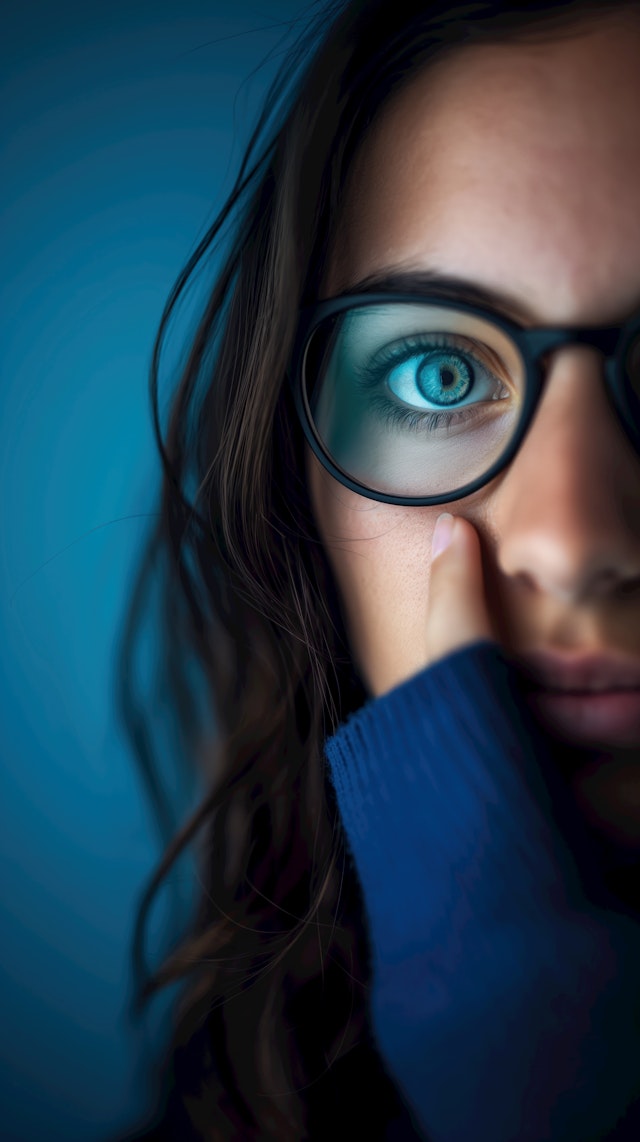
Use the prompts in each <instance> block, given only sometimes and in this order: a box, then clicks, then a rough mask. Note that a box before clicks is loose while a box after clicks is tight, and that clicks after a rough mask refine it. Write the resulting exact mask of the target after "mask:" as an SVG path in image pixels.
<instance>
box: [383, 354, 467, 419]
mask: <svg viewBox="0 0 640 1142" xmlns="http://www.w3.org/2000/svg"><path fill="white" fill-rule="evenodd" d="M474 380H475V375H474V370H473V368H472V367H471V365H470V363H469V361H468V359H467V358H465V357H464V356H463V355H462V354H460V353H451V352H446V351H444V350H441V349H436V350H435V351H433V352H428V353H421V354H419V355H417V354H414V355H412V356H411V357H407V358H406V359H405V360H404V361H401V362H400V364H398V365H396V367H395V368H393V369H391V371H390V372H389V374H388V376H387V385H388V386H389V388H390V389H391V391H392V393H394V394H395V396H397V397H399V399H400V400H402V401H404V402H405V403H406V404H410V405H413V406H414V407H415V405H416V399H415V398H416V390H417V393H418V395H419V396H421V397H422V398H423V399H424V400H426V401H429V402H430V403H431V404H435V405H437V406H439V407H440V408H443V407H446V406H447V405H452V404H455V403H456V402H457V401H460V400H462V399H463V398H464V397H466V396H467V395H468V393H469V392H470V390H471V389H472V387H473V383H474Z"/></svg>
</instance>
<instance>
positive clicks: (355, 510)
mask: <svg viewBox="0 0 640 1142" xmlns="http://www.w3.org/2000/svg"><path fill="white" fill-rule="evenodd" d="M307 473H308V480H309V487H310V492H311V499H312V505H313V509H314V514H315V518H316V523H317V526H318V531H319V532H320V536H321V538H322V540H323V543H324V547H325V551H326V554H327V558H328V560H329V563H330V565H331V568H332V570H333V573H334V577H335V580H336V584H337V587H338V592H339V594H340V598H341V600H342V604H343V610H344V618H345V622H346V626H347V633H348V636H349V640H350V644H351V650H352V653H353V656H354V660H355V662H356V664H357V666H358V667H359V669H360V671H361V673H362V676H363V678H364V680H365V682H366V684H367V685H368V686H369V689H371V690H375V689H380V688H381V687H382V686H383V684H384V678H385V677H387V676H390V675H391V674H392V673H393V672H394V671H395V670H397V669H398V663H399V662H400V661H401V660H403V658H405V656H406V654H407V650H408V647H410V646H411V647H415V657H416V663H417V664H418V663H419V661H420V654H421V639H420V630H421V629H425V628H426V619H427V606H428V596H429V569H430V561H431V535H432V532H433V528H434V527H435V521H436V519H437V517H438V515H439V509H433V508H401V507H394V506H392V505H390V504H380V503H378V502H377V501H375V500H368V499H367V498H366V497H364V496H359V495H357V494H356V493H354V492H351V491H349V489H347V488H344V487H343V486H342V485H341V484H339V483H338V482H337V481H336V480H334V479H333V478H332V477H331V476H330V475H329V473H328V472H326V471H325V470H324V468H322V466H321V465H320V464H319V463H318V461H317V460H316V458H315V456H313V454H311V457H310V458H309V459H308V461H307ZM405 668H406V661H405Z"/></svg>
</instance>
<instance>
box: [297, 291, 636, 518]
mask: <svg viewBox="0 0 640 1142" xmlns="http://www.w3.org/2000/svg"><path fill="white" fill-rule="evenodd" d="M565 345H588V346H590V347H592V348H595V349H598V350H599V351H600V352H601V353H602V355H603V358H604V374H605V382H606V389H607V394H608V397H609V400H610V402H611V404H612V407H613V409H614V410H615V412H616V414H617V415H618V417H619V419H620V422H621V424H622V426H623V428H624V430H625V432H626V433H627V435H628V437H629V439H630V440H631V443H632V444H633V446H634V448H636V450H638V451H639V452H640V313H636V314H634V315H633V316H632V317H631V318H630V319H629V320H628V321H627V322H626V323H625V324H624V325H622V326H619V327H611V326H609V327H602V328H591V329H586V328H572V329H559V328H525V327H523V326H521V325H518V324H516V323H515V322H513V321H510V320H509V319H507V318H505V317H503V316H502V315H501V314H498V313H495V312H493V311H491V310H489V309H486V308H482V307H478V306H475V305H469V304H467V303H466V302H458V301H450V300H443V299H442V298H438V297H431V296H425V295H419V296H415V295H406V294H402V295H398V294H386V293H385V294H382V293H375V294H374V293H368V294H352V295H344V296H342V297H339V298H334V299H332V300H330V301H325V302H322V303H320V304H319V305H315V306H313V307H310V308H308V309H304V310H302V312H301V315H300V324H299V329H298V337H297V340H296V345H295V348H294V354H293V360H292V368H291V371H290V373H289V380H290V384H291V385H292V388H293V395H294V401H295V406H296V410H297V413H298V416H299V418H300V421H301V424H302V428H303V431H304V433H305V436H306V439H307V441H308V442H309V445H310V446H311V448H312V449H313V451H314V453H315V455H316V456H317V457H318V459H319V460H320V462H321V463H322V464H323V465H324V467H325V468H326V469H327V471H328V472H330V473H331V475H332V476H334V477H335V479H336V480H339V481H340V483H341V484H344V485H345V487H347V488H351V489H352V491H355V492H359V493H360V494H361V495H363V496H368V497H369V498H370V499H374V500H380V501H382V502H384V503H389V504H403V505H411V504H415V505H427V504H442V503H447V502H448V501H449V500H457V499H461V498H462V497H463V496H467V495H469V494H470V493H471V492H475V491H477V489H478V488H481V487H483V485H484V484H487V483H488V482H489V481H490V480H492V479H493V477H494V476H496V475H497V474H498V473H499V472H501V471H502V470H503V469H504V468H505V467H506V466H507V464H509V462H510V461H511V460H512V459H513V457H514V456H515V454H516V452H517V450H518V448H519V447H520V444H521V443H522V440H523V439H524V436H525V434H526V432H527V429H528V428H529V425H530V424H531V422H532V419H533V416H534V413H535V411H536V408H537V406H538V402H539V400H540V396H541V393H542V387H543V381H544V375H545V371H546V367H547V365H548V355H549V354H550V353H551V352H552V351H553V350H555V349H558V348H560V347H562V346H565Z"/></svg>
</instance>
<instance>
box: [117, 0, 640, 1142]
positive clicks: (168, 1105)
mask: <svg viewBox="0 0 640 1142" xmlns="http://www.w3.org/2000/svg"><path fill="white" fill-rule="evenodd" d="M626 7H634V8H637V7H638V5H637V3H631V4H630V3H614V4H609V5H607V9H606V13H603V12H602V9H603V5H602V4H600V3H598V2H597V0H592V2H585V0H583V2H576V0H573V2H565V3H547V4H542V5H537V6H532V5H531V4H530V3H529V2H528V0H522V2H515V3H498V2H493V3H470V4H451V3H446V2H432V3H428V2H427V3H422V4H415V0H393V2H391V0H389V2H384V0H351V2H347V3H344V2H341V3H332V4H329V5H325V6H324V7H323V8H322V10H321V11H319V12H318V11H316V13H315V15H314V16H313V17H312V19H311V20H310V22H309V24H308V26H307V27H306V28H305V31H304V32H303V34H302V35H301V36H299V37H298V39H297V40H296V41H295V43H294V45H293V47H292V48H291V50H290V52H289V54H288V56H287V58H286V60H285V61H284V63H283V66H282V68H281V69H280V71H279V73H278V75H277V76H276V79H275V80H274V82H273V84H272V86H271V88H270V90H269V93H268V95H267V98H266V101H265V104H264V108H263V111H262V113H261V115H260V117H259V120H258V122H257V125H256V127H255V130H254V132H253V135H252V137H251V139H250V141H249V145H248V147H247V150H246V154H245V157H244V160H243V162H242V164H241V167H240V171H239V173H238V176H237V180H236V182H235V185H234V187H233V189H232V191H231V194H230V195H229V197H228V200H227V202H226V204H225V205H224V207H223V208H222V210H221V211H220V213H219V215H218V217H217V218H216V219H215V221H214V222H213V224H212V225H211V227H210V229H209V230H208V232H207V234H206V235H205V237H204V238H203V240H202V242H201V243H200V244H199V246H198V247H197V249H196V250H195V252H194V254H193V256H192V257H191V258H190V259H189V261H188V263H187V264H186V266H185V268H184V269H183V271H182V272H181V274H180V275H179V277H178V279H177V281H176V283H175V285H174V287H173V289H172V291H171V294H170V296H169V298H168V300H167V303H166V306H165V309H164V312H163V315H162V318H161V321H160V326H159V329H158V333H157V337H156V341H155V345H154V350H153V356H152V363H151V369H150V392H151V400H152V409H153V422H154V427H155V432H156V437H157V444H158V449H159V453H160V456H161V459H162V466H163V476H162V487H161V489H160V504H159V514H158V518H157V525H156V526H155V528H154V529H153V532H152V533H151V535H150V537H149V540H148V543H147V546H146V548H145V550H144V551H143V553H142V557H141V560H140V564H139V570H138V574H137V579H136V583H135V588H134V590H133V592H132V596H131V600H130V605H129V609H128V613H127V615H126V616H125V623H124V625H123V631H122V637H121V647H120V670H119V708H120V717H121V720H122V722H123V724H124V726H125V728H126V730H127V733H128V735H129V738H130V740H131V743H132V746H133V749H134V753H135V756H136V758H137V760H138V763H139V766H140V772H141V775H142V778H143V781H144V784H145V786H146V789H147V792H148V795H149V798H150V801H151V804H152V805H153V807H154V810H155V813H156V815H157V817H158V820H159V823H160V825H161V830H162V835H163V836H164V838H165V842H166V850H165V852H164V855H163V856H162V859H161V860H160V863H159V865H158V867H157V869H156V870H155V872H154V874H153V876H152V878H151V880H150V883H149V885H148V887H147V888H146V890H145V892H144V895H143V897H142V899H141V902H140V908H139V914H138V918H137V924H136V929H135V932H134V939H133V945H132V954H133V965H134V979H135V987H136V995H135V1003H134V1014H135V1015H136V1017H137V1018H139V1017H140V1013H141V1012H142V1011H143V1010H145V1009H146V1005H147V1004H148V1002H149V1000H150V999H151V997H152V996H154V995H156V994H157V993H159V992H160V991H161V990H162V989H164V988H166V987H167V986H168V985H171V984H176V985H178V986H179V996H178V999H177V1001H176V1002H175V1005H174V1008H173V1017H172V1022H171V1033H170V1042H169V1048H168V1051H167V1053H166V1056H165V1058H164V1061H163V1062H162V1065H161V1066H159V1067H158V1068H157V1073H156V1085H155V1086H154V1090H156V1091H157V1096H158V1107H159V1109H158V1121H157V1122H156V1126H155V1133H153V1134H147V1135H145V1137H147V1138H151V1137H153V1138H158V1139H159V1138H163V1139H169V1138H176V1139H186V1138H197V1139H202V1140H206V1142H230V1140H232V1139H234V1140H235V1139H243V1140H244V1139H246V1140H248V1142H252V1140H256V1139H260V1140H265V1142H271V1140H274V1142H275V1140H277V1142H300V1140H301V1139H310V1140H315V1139H322V1138H325V1137H328V1136H332V1135H334V1134H335V1123H336V1120H338V1119H339V1120H340V1134H341V1136H349V1133H350V1132H351V1131H353V1133H354V1136H358V1137H363V1138H367V1139H370V1140H374V1139H376V1138H384V1137H385V1129H386V1125H385V1124H386V1123H388V1122H389V1121H390V1120H391V1119H392V1118H393V1116H394V1114H395V1113H396V1107H397V1102H396V1101H394V1099H396V1096H395V1094H394V1091H393V1088H392V1084H390V1083H389V1080H387V1079H386V1077H385V1074H384V1070H383V1068H382V1067H381V1064H380V1060H379V1059H378V1057H377V1054H376V1052H375V1049H374V1047H373V1044H372V1040H371V1030H370V1023H369V1015H368V994H369V983H370V962H369V950H368V942H367V932H366V927H365V920H364V912H363V903H362V898H361V895H360V888H359V884H358V882H357V879H356V875H355V871H354V869H353V866H352V864H351V862H350V857H349V853H348V850H347V849H346V844H345V838H344V833H343V829H342V824H341V821H340V819H339V815H338V810H337V806H336V802H335V799H334V796H333V792H332V787H331V785H330V783H329V781H328V779H327V775H326V771H325V762H324V758H323V742H324V740H325V738H326V737H327V736H328V735H329V734H330V733H332V732H334V731H335V729H336V728H337V726H338V725H339V724H340V722H341V721H343V720H344V719H345V718H346V716H347V715H348V713H349V712H351V711H352V710H355V709H357V707H358V706H359V705H361V704H362V702H363V701H364V700H365V698H366V694H365V690H364V687H363V684H362V682H361V680H360V678H359V677H358V674H357V671H356V670H355V668H354V665H353V663H352V660H351V656H350V652H349V647H348V642H347V637H346V630H345V623H344V618H343V614H342V611H341V605H340V600H339V598H338V594H337V591H336V587H335V583H334V581H333V578H332V575H331V572H330V569H329V565H328V562H327V559H326V556H325V553H324V550H323V546H322V543H321V541H320V538H319V535H318V532H317V530H316V527H315V523H314V519H313V515H312V511H311V506H310V501H309V496H308V492H307V487H306V483H305V476H304V473H305V463H304V458H305V454H304V438H303V435H302V431H301V429H300V427H299V424H298V421H297V417H296V414H295V409H294V406H293V402H292V397H291V393H290V389H289V386H288V385H286V384H285V383H284V380H285V377H286V372H287V366H288V363H289V357H290V354H291V350H292V345H293V341H294V337H295V333H296V324H297V314H298V310H299V308H300V307H301V306H302V305H303V304H308V303H310V302H313V301H314V300H316V299H317V297H318V291H319V286H320V282H321V280H322V275H323V272H324V269H325V266H326V260H327V256H328V252H329V250H330V244H331V239H332V235H333V233H334V230H335V224H336V219H337V216H338V212H339V208H340V202H341V195H342V191H343V187H344V183H345V179H346V176H347V174H348V171H349V167H350V163H351V160H352V157H353V154H354V151H355V149H356V147H357V146H358V144H359V143H360V142H361V141H362V139H363V137H364V136H365V134H366V131H367V127H368V124H369V123H370V122H371V121H372V119H373V118H374V116H375V115H376V113H377V112H378V110H379V108H380V107H381V105H382V104H383V102H384V101H385V100H386V99H388V98H389V96H390V94H392V93H393V92H394V91H395V90H397V89H398V88H399V86H400V85H402V84H404V83H406V82H407V81H408V80H409V79H410V78H411V76H412V75H413V74H414V73H415V72H416V70H417V69H419V68H423V67H425V66H428V65H429V63H430V61H432V60H434V59H436V58H440V57H441V56H442V54H443V53H444V52H447V51H450V50H457V49H459V48H460V46H462V45H464V44H469V43H476V42H498V41H501V40H510V39H517V38H519V39H522V38H524V37H529V38H531V37H534V38H535V37H538V36H542V37H545V36H546V37H548V38H552V37H558V36H559V35H562V34H565V32H566V31H569V32H570V31H571V29H573V28H574V27H575V24H576V21H580V20H581V19H582V18H583V17H590V18H596V17H597V16H598V15H600V14H604V15H606V16H607V17H608V16H610V14H611V12H612V10H616V9H618V8H626ZM314 8H315V5H314ZM219 250H222V252H223V255H224V256H223V257H222V259H221V260H220V261H219V264H217V265H216V266H215V267H212V265H211V263H212V262H213V261H214V255H217V254H218V252H219ZM197 271H198V272H199V273H200V274H206V272H207V271H208V273H209V274H210V279H211V284H210V286H208V287H207V297H206V304H205V305H204V308H203V311H202V313H201V314H200V315H199V319H198V322H197V328H196V329H195V332H194V334H193V335H192V337H191V338H190V340H189V342H188V344H187V346H186V352H185V353H184V354H183V360H182V362H181V364H180V365H179V367H177V368H176V369H175V370H174V373H175V375H174V386H173V394H172V397H171V402H170V409H169V416H168V427H167V429H166V432H165V434H164V438H163V433H162V430H161V425H160V414H159V408H158V405H159V398H158V387H159V376H160V365H161V355H162V352H163V347H164V343H165V339H166V335H167V330H168V326H169V322H170V319H171V318H172V315H173V313H174V310H175V308H176V305H177V303H178V300H179V299H180V298H181V297H183V296H184V295H185V294H186V290H187V286H188V285H189V283H190V282H192V281H193V280H194V279H195V276H196V272H197ZM189 489H191V492H189ZM156 575H159V576H160V581H161V592H160V600H161V605H160V608H159V619H158V620H157V621H158V630H157V634H158V636H159V638H160V640H161V646H162V661H163V662H164V664H165V688H166V695H167V698H166V701H167V703H168V705H169V707H170V710H171V712H172V715H173V717H174V719H175V722H176V725H177V727H178V731H179V732H178V734H177V737H176V738H175V742H176V743H177V744H176V745H175V750H176V754H177V758H176V760H177V762H178V764H179V766H180V767H182V768H183V769H184V770H185V772H186V771H189V772H190V773H192V774H193V775H195V776H196V777H197V780H198V782H199V783H200V786H201V791H202V795H201V799H200V802H199V804H198V805H197V807H196V809H195V810H194V811H193V812H191V813H190V814H189V816H188V818H187V820H186V821H185V822H183V823H182V824H181V825H180V827H178V828H177V829H176V830H175V833H174V834H173V835H171V836H170V834H171V832H172V812H171V807H170V800H171V799H170V796H169V794H168V792H167V790H166V788H163V785H162V782H161V780H160V776H159V772H158V770H157V768H156V766H155V763H154V757H155V754H156V748H155V747H154V744H153V734H152V726H151V717H150V711H149V709H148V707H147V706H146V705H145V701H144V700H143V699H142V698H141V697H140V696H139V695H137V694H136V690H135V686H134V682H133V678H134V674H135V669H134V657H135V649H136V646H137V644H138V642H139V639H140V631H141V623H142V612H143V609H144V606H145V603H146V601H147V599H148V596H149V593H150V584H151V581H152V578H153V577H154V576H156ZM194 667H195V672H196V674H197V678H198V680H199V681H198V685H199V686H200V687H201V692H202V694H203V695H204V706H203V708H204V709H205V711H207V712H208V713H209V714H210V715H211V716H212V720H213V723H214V727H215V729H214V732H211V730H210V729H208V728H207V726H206V717H205V716H203V713H202V709H201V708H199V706H198V701H197V700H196V683H195V682H194ZM173 824H175V823H173ZM189 847H191V848H192V850H193V851H194V853H195V859H196V862H197V879H198V881H199V883H200V886H201V889H202V891H201V894H200V899H199V902H198V906H197V908H196V909H195V910H194V915H193V916H192V917H191V918H190V920H189V922H188V924H187V926H186V930H183V931H182V932H181V933H180V935H179V936H177V937H176V938H175V940H174V946H173V947H172V949H171V950H170V951H169V953H168V954H167V955H166V957H165V959H164V961H163V962H162V963H161V964H160V966H159V967H157V968H156V969H155V970H150V969H149V968H148V966H147V965H146V964H145V962H144V956H143V947H144V935H145V927H146V924H147V921H148V918H149V910H150V907H151V905H152V902H153V900H154V898H155V896H156V894H157V892H158V889H159V887H160V886H161V885H162V883H163V881H165V879H166V878H167V874H168V873H169V871H170V870H171V869H172V867H173V866H174V865H175V863H176V861H177V860H178V858H179V857H180V856H181V854H183V853H184V852H185V850H187V849H188V848H189ZM338 1060H340V1064H338ZM350 1060H351V1061H352V1062H353V1061H354V1060H357V1061H358V1065H357V1067H356V1066H355V1064H354V1066H353V1067H352V1069H351V1070H349V1069H348V1066H347V1064H349V1061H350Z"/></svg>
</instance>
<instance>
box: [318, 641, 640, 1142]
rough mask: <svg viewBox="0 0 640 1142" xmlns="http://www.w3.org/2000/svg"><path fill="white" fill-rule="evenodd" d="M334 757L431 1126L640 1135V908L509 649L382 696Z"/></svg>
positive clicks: (415, 1089)
mask: <svg viewBox="0 0 640 1142" xmlns="http://www.w3.org/2000/svg"><path fill="white" fill-rule="evenodd" d="M325 753H326V758H327V762H328V766H329V775H330V777H331V780H332V782H333V785H334V787H335V791H336V797H337V801H338V805H339V808H340V813H341V816H342V820H343V824H344V828H345V833H346V837H347V842H348V846H349V848H350V851H351V855H352V860H353V863H354V866H355V869H356V872H357V874H358V876H359V879H360V882H361V885H362V890H363V896H364V900H365V908H366V914H367V920H368V924H369V935H370V942H371V950H372V966H373V984H372V995H371V1016H372V1024H373V1028H374V1034H375V1037H376V1041H377V1044H378V1046H379V1049H380V1051H381V1054H382V1056H383V1058H384V1061H385V1064H386V1065H387V1067H388V1070H389V1073H390V1074H391V1075H392V1076H393V1077H394V1079H395V1080H396V1082H397V1084H398V1087H399V1089H400V1090H401V1092H402V1093H403V1095H404V1097H405V1098H406V1100H407V1103H408V1105H409V1106H410V1107H411V1109H412V1110H413V1111H414V1112H415V1115H416V1116H417V1118H418V1120H419V1122H420V1125H421V1127H422V1128H423V1130H424V1133H425V1136H426V1137H428V1138H429V1139H430V1140H431V1142H469V1139H471V1138H473V1139H474V1140H475V1142H516V1140H518V1142H543V1140H546V1139H552V1140H562V1142H591V1140H593V1142H595V1140H596V1139H604V1138H614V1137H615V1138H616V1139H620V1142H622V1140H623V1139H625V1140H626V1139H628V1140H629V1142H632V1140H634V1142H637V1140H638V1139H640V1109H639V1108H638V1105H637V1100H638V1098H639V1097H640V920H639V919H638V917H637V916H636V915H635V914H634V913H632V912H631V913H625V912H624V910H618V909H616V907H615V906H614V902H613V901H612V899H611V897H610V896H609V894H608V890H607V887H606V885H605V883H604V880H603V878H602V875H601V872H600V868H599V864H598V860H597V854H596V850H595V848H594V845H593V842H592V836H591V834H590V833H589V831H588V830H587V828H586V826H585V825H584V823H583V821H582V819H581V817H580V815H579V812H578V810H577V809H576V808H575V807H574V805H573V802H572V801H571V798H570V797H569V795H568V790H567V786H566V783H565V781H564V779H563V778H562V777H561V775H560V773H559V771H558V769H557V767H556V766H555V765H554V763H553V749H552V748H551V744H550V740H549V739H548V738H547V736H546V735H545V734H544V732H543V731H542V730H541V728H540V727H539V726H538V724H537V723H536V722H535V721H534V719H533V717H532V716H531V715H530V712H529V710H528V707H527V704H526V701H525V698H524V692H523V689H522V681H521V679H520V677H519V675H518V673H517V671H516V670H515V668H514V667H513V666H512V665H510V663H509V662H508V660H507V658H506V657H505V655H504V654H503V652H502V651H501V649H500V648H499V647H498V645H497V644H495V643H493V642H486V641H483V642H479V643H475V644H473V645H472V646H468V647H465V648H463V649H462V650H460V651H457V652H455V653H454V654H452V655H449V656H447V657H446V658H444V659H442V660H441V661H439V662H438V663H435V664H434V665H432V666H431V667H429V668H427V669H425V670H424V671H422V672H420V673H418V674H417V675H415V676H414V677H412V678H410V679H409V680H407V681H406V682H404V683H403V684H401V685H400V686H398V687H396V688H395V689H394V690H392V691H390V692H389V693H387V694H385V695H383V696H381V697H379V698H375V699H372V700H370V701H369V702H367V703H366V704H365V705H364V706H363V707H362V708H361V709H360V710H358V711H357V712H356V713H354V714H352V715H351V716H350V717H349V718H348V720H347V721H346V723H345V724H344V725H342V726H341V727H340V728H339V729H338V731H337V733H336V734H335V735H334V736H333V737H331V738H330V739H329V740H328V741H327V742H326V744H325ZM634 1106H635V1110H634ZM625 1116H627V1124H626V1125H624V1124H623V1123H624V1119H625Z"/></svg>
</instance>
